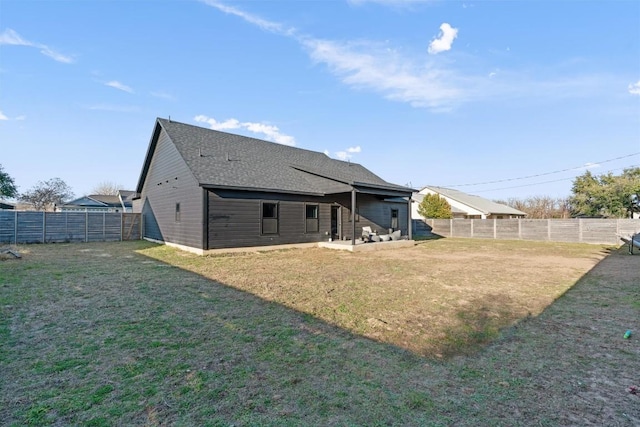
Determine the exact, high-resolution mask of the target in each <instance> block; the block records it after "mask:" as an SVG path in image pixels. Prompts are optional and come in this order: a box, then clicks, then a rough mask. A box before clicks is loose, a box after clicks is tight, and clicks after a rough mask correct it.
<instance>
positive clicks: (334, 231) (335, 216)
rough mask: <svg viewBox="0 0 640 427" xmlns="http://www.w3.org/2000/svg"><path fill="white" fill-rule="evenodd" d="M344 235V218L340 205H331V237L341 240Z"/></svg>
mask: <svg viewBox="0 0 640 427" xmlns="http://www.w3.org/2000/svg"><path fill="white" fill-rule="evenodd" d="M341 235H342V219H341V215H340V206H331V239H332V240H340V238H341Z"/></svg>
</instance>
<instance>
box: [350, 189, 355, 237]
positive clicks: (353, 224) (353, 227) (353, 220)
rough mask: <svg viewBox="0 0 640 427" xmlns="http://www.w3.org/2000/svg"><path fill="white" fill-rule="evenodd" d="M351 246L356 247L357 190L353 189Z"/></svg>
mask: <svg viewBox="0 0 640 427" xmlns="http://www.w3.org/2000/svg"><path fill="white" fill-rule="evenodd" d="M351 245H352V246H355V245H356V189H355V188H352V189H351Z"/></svg>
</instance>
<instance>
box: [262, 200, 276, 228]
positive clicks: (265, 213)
mask: <svg viewBox="0 0 640 427" xmlns="http://www.w3.org/2000/svg"><path fill="white" fill-rule="evenodd" d="M262 234H278V204H277V203H267V202H263V203H262Z"/></svg>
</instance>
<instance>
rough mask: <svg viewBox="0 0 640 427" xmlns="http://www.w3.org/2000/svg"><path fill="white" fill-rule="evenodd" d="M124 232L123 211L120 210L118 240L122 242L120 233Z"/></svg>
mask: <svg viewBox="0 0 640 427" xmlns="http://www.w3.org/2000/svg"><path fill="white" fill-rule="evenodd" d="M123 234H124V212H120V241H121V242H122V235H123Z"/></svg>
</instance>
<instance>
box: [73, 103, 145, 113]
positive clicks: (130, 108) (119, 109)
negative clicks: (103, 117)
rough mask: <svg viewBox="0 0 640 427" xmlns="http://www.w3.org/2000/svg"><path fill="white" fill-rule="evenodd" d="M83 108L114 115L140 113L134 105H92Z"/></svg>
mask: <svg viewBox="0 0 640 427" xmlns="http://www.w3.org/2000/svg"><path fill="white" fill-rule="evenodd" d="M85 108H87V109H88V110H96V111H111V112H114V113H137V112H139V111H140V107H138V106H135V105H114V104H94V105H89V106H87V107H85Z"/></svg>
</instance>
